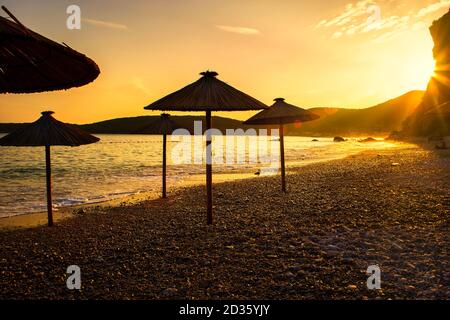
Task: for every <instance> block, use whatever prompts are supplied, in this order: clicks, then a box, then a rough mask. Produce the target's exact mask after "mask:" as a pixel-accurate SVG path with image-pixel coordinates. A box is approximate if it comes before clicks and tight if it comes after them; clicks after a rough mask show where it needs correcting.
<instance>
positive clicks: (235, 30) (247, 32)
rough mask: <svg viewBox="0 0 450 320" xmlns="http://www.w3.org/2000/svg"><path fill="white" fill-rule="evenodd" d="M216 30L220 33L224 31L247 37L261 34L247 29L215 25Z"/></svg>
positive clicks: (256, 30)
mask: <svg viewBox="0 0 450 320" xmlns="http://www.w3.org/2000/svg"><path fill="white" fill-rule="evenodd" d="M216 28H218V29H220V30H222V31H226V32H232V33H238V34H243V35H249V36H254V35H259V34H261V32H260V31H259V30H258V29H254V28H247V27H234V26H224V25H216Z"/></svg>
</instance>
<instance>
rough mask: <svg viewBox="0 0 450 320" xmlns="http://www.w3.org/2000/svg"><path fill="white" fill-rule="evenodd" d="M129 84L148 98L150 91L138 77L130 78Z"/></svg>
mask: <svg viewBox="0 0 450 320" xmlns="http://www.w3.org/2000/svg"><path fill="white" fill-rule="evenodd" d="M131 84H132V85H133V86H134V87H136V88H137V89H139V90H140V91H142V92H143V93H145V94H146V95H147V96H150V94H151V91H150V90H149V89H148V88H147V86H146V85H145V84H144V81H142V79H141V78H139V77H133V78H131Z"/></svg>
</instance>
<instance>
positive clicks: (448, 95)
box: [402, 10, 450, 136]
mask: <svg viewBox="0 0 450 320" xmlns="http://www.w3.org/2000/svg"><path fill="white" fill-rule="evenodd" d="M430 33H431V36H432V38H433V42H434V48H433V56H434V59H435V60H436V66H435V72H434V73H435V74H434V76H433V77H432V78H431V79H430V81H429V82H428V87H427V91H426V92H425V95H424V97H423V101H422V103H421V104H420V105H419V106H418V107H417V110H416V111H415V112H414V113H413V114H412V115H411V116H410V117H409V118H408V119H407V120H406V121H405V124H404V128H403V132H402V133H403V134H404V135H407V136H430V135H442V136H444V135H450V112H449V104H450V69H449V65H450V54H449V53H450V10H449V12H448V13H446V14H445V15H444V16H442V17H441V18H440V19H438V20H436V21H434V22H433V24H432V25H431V27H430Z"/></svg>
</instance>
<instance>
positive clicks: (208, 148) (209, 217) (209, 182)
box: [206, 111, 213, 224]
mask: <svg viewBox="0 0 450 320" xmlns="http://www.w3.org/2000/svg"><path fill="white" fill-rule="evenodd" d="M211 126H212V123H211V111H206V130H207V131H206V132H207V133H206V200H207V204H206V210H207V216H206V219H207V224H212V223H213V213H212V149H211V140H212V137H211V133H210V130H209V129H211Z"/></svg>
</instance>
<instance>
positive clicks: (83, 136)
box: [0, 111, 100, 226]
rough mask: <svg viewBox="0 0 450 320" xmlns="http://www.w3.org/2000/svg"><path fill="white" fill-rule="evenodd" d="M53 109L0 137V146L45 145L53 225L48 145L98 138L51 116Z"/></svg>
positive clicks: (91, 141)
mask: <svg viewBox="0 0 450 320" xmlns="http://www.w3.org/2000/svg"><path fill="white" fill-rule="evenodd" d="M52 114H53V111H44V112H42V116H41V117H40V118H39V119H38V120H37V121H35V122H33V123H31V124H28V125H26V126H25V127H23V128H20V129H18V130H16V131H14V132H12V133H10V134H8V135H6V136H4V137H3V138H1V139H0V146H14V147H37V146H44V147H45V167H46V175H47V179H46V180H47V213H48V225H49V226H52V225H53V213H52V182H51V181H52V180H51V164H50V146H71V147H76V146H80V145H84V144H90V143H94V142H97V141H99V140H100V139H99V138H97V137H94V136H92V135H90V134H89V133H87V132H85V131H83V130H81V129H80V128H78V127H77V126H74V125H70V124H65V123H63V122H60V121H58V120H56V119H55V118H53V117H52Z"/></svg>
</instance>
